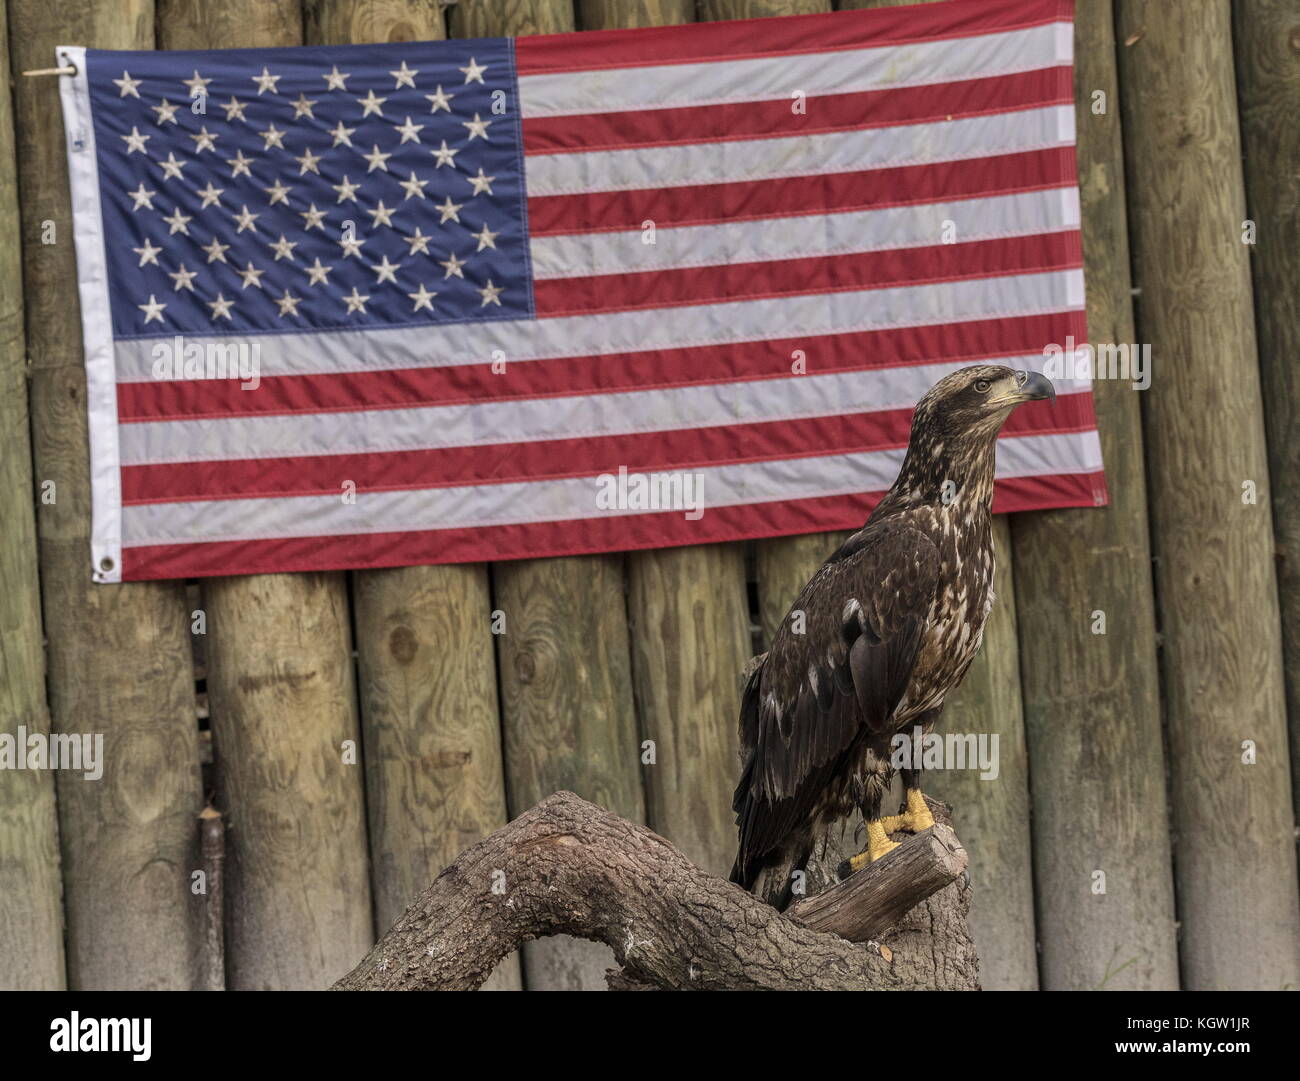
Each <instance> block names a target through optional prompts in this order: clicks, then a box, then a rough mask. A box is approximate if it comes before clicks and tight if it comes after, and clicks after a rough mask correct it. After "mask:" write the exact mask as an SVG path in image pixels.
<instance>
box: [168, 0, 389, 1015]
mask: <svg viewBox="0 0 1300 1081" xmlns="http://www.w3.org/2000/svg"><path fill="white" fill-rule="evenodd" d="M301 41H302V12H301V9H300V8H299V5H298V2H297V0H275V2H274V3H267V2H265V0H225V2H223V3H220V4H212V3H207V2H204V0H160V2H159V4H158V42H159V45H160V46H162V47H164V48H169V49H205V48H211V47H213V46H214V45H216V44H220V45H223V46H226V47H235V48H255V47H259V46H283V45H297V44H300V43H301ZM220 122H221V121H220V119H219V118H218V123H220ZM204 603H205V606H206V609H207V614H208V632H209V641H208V664H209V668H208V701H209V706H210V709H211V714H212V731H213V740H214V747H215V755H216V773H217V804H218V809H219V810H220V811H221V812H222V814H223V815H224V816H225V817H226V821H227V823H228V826H229V829H228V832H227V835H226V836H227V841H228V852H227V864H226V886H227V893H226V898H225V902H226V911H227V913H228V917H227V920H228V927H227V938H226V950H227V966H226V971H227V980H228V985H229V986H230V987H231V988H232V989H245V988H267V989H274V988H314V987H325V986H328V985H329V983H330V982H331V981H333V980H335V979H337V978H338V976H339V974H340V973H343V972H346V971H347V970H348V968H349V966H350V965H353V964H355V963H356V958H357V957H358V956H360V955H361V954H362V953H364V952H365V951H366V949H368V948H369V946H370V943H371V942H372V941H373V914H372V912H371V905H370V885H369V881H368V868H367V859H366V832H365V812H364V793H363V786H362V776H361V769H362V767H361V764H360V750H359V746H360V744H359V740H360V733H359V731H358V727H357V715H356V698H355V695H356V691H355V686H354V681H353V672H352V649H351V641H350V634H349V629H348V607H347V604H348V601H347V591H346V583H345V581H344V578H343V575H341V574H268V575H257V576H250V577H241V578H215V579H210V580H208V581H206V582H205V583H204ZM348 744H350V746H351V747H352V748H353V750H354V757H351V758H349V759H348V760H347V761H345V759H344V747H345V745H348Z"/></svg>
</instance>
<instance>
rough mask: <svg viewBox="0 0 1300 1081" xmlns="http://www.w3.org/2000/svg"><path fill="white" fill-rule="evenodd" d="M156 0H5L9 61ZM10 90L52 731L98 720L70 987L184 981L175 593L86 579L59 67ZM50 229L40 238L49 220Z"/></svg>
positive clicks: (105, 35) (71, 852) (145, 44)
mask: <svg viewBox="0 0 1300 1081" xmlns="http://www.w3.org/2000/svg"><path fill="white" fill-rule="evenodd" d="M152 16H153V6H152V4H150V3H147V2H126V0H123V2H121V3H116V4H111V5H109V4H101V5H87V4H82V3H79V2H76V0H67V2H50V0H40V2H34V0H16V2H13V3H11V6H10V28H9V29H10V41H11V43H12V46H13V55H12V59H13V68H14V70H22V69H25V68H40V67H49V66H51V65H52V64H53V63H55V59H54V47H55V46H56V45H59V44H66V43H68V42H70V41H72V42H82V43H85V44H87V45H92V46H97V47H100V48H122V49H126V48H137V49H139V48H149V47H150V45H152V43H153V18H152ZM17 84H18V85H17V87H16V95H15V96H16V101H17V126H18V163H19V173H18V175H19V185H20V194H21V200H22V202H21V209H22V219H23V220H22V229H23V241H24V244H23V254H24V283H25V287H26V319H27V328H28V337H27V345H28V350H29V354H30V356H31V360H32V385H31V413H32V433H33V449H34V456H35V463H36V468H35V480H36V484H37V486H38V488H39V487H40V486H41V485H42V484H44V483H45V482H46V481H52V482H53V483H54V485H55V489H54V492H55V497H56V501H55V502H53V503H48V504H46V503H41V504H40V505H39V507H38V518H37V525H38V531H39V535H40V564H41V588H42V596H43V602H44V612H45V633H46V636H47V638H48V657H47V663H48V675H49V697H50V712H51V723H52V725H53V728H54V730H55V731H56V732H63V733H102V734H103V737H104V761H105V764H104V775H103V779H102V780H100V781H97V782H91V781H86V780H84V779H83V778H82V775H80V774H73V773H69V772H67V771H61V772H60V773H59V774H58V776H57V778H56V790H57V794H58V816H59V832H60V837H61V839H62V840H61V851H62V859H63V888H64V917H65V924H66V935H67V937H66V950H67V976H68V985H69V986H70V987H72V988H76V989H85V988H180V989H183V988H187V987H190V986H191V985H192V983H193V980H194V966H195V963H196V958H197V956H198V949H199V941H200V923H199V920H198V918H197V917H198V909H197V908H196V907H195V906H194V905H193V904H192V903H191V899H190V897H191V895H190V891H189V875H190V872H191V871H192V870H194V869H195V868H197V867H198V863H197V860H198V851H197V838H198V830H197V828H196V824H195V817H196V816H197V815H198V813H199V811H200V810H201V809H202V806H203V803H202V799H201V794H200V784H199V765H198V748H197V729H198V725H197V720H196V716H195V702H194V684H193V682H192V678H191V661H190V643H189V627H188V624H187V621H186V612H185V599H184V591H183V589H182V587H181V586H180V585H178V584H172V583H161V584H159V583H136V584H131V585H121V586H95V585H94V584H93V583H92V582H91V577H90V571H91V568H90V544H89V533H90V477H89V460H88V443H87V436H86V380H85V372H84V369H83V368H82V348H81V325H80V320H79V318H78V301H77V292H76V287H75V283H76V280H77V276H76V262H75V257H74V252H73V244H72V216H71V212H70V207H69V198H68V183H67V168H66V159H65V143H64V139H63V128H62V123H61V120H60V112H59V99H58V92H59V88H58V84H57V80H55V79H18V80H17ZM47 222H50V223H53V228H54V229H55V230H56V234H55V240H56V242H55V243H53V244H44V243H42V233H43V231H44V230H45V228H46V226H45V223H47Z"/></svg>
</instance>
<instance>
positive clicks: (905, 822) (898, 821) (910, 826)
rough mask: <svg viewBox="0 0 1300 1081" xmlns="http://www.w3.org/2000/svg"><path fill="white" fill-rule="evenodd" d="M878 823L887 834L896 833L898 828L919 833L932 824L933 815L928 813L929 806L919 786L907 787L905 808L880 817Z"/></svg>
mask: <svg viewBox="0 0 1300 1081" xmlns="http://www.w3.org/2000/svg"><path fill="white" fill-rule="evenodd" d="M880 824H881V826H883V827H884V830H885V833H887V834H888V833H897V832H898V831H899V830H905V831H907V832H908V833H920V832H921V831H922V830H928V829H929V828H930V827H931V826H933V825H934V815H932V814H931V813H930V808H929V807H928V806H927V805H926V802H925V797H924V796H923V795H921V790H920V789H919V788H909V789H908V790H907V810H906V811H904V812H903V813H902V814H898V815H889V816H888V817H887V818H882V819H881V820H880Z"/></svg>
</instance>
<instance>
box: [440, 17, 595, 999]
mask: <svg viewBox="0 0 1300 1081" xmlns="http://www.w3.org/2000/svg"><path fill="white" fill-rule="evenodd" d="M450 17H451V36H452V37H454V38H482V37H496V36H499V35H502V34H508V35H510V36H511V37H525V36H526V35H528V34H563V33H564V32H565V31H566V30H572V29H573V28H574V21H573V4H572V3H571V2H570V0H457V3H456V4H455V5H454V6H453V7H452V8H451V11H450ZM602 986H603V977H602Z"/></svg>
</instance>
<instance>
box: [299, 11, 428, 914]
mask: <svg viewBox="0 0 1300 1081" xmlns="http://www.w3.org/2000/svg"><path fill="white" fill-rule="evenodd" d="M302 9H303V10H302V15H303V38H304V40H305V41H306V42H307V43H308V44H313V43H320V44H323V45H347V44H349V43H352V44H358V45H359V44H362V43H369V42H385V41H437V40H439V39H441V38H445V37H446V36H447V19H446V15H445V12H444V9H443V5H442V4H441V3H438V2H437V0H303V5H302ZM381 930H383V928H381Z"/></svg>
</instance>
